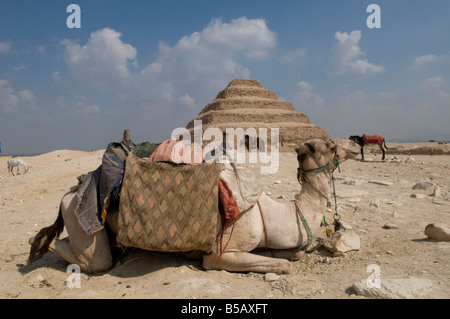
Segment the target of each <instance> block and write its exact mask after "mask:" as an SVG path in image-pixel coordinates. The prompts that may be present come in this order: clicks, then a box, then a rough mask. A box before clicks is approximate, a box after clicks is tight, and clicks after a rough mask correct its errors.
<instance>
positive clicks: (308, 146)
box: [305, 143, 316, 154]
mask: <svg viewBox="0 0 450 319" xmlns="http://www.w3.org/2000/svg"><path fill="white" fill-rule="evenodd" d="M305 146H306V147H307V148H308V151H310V152H311V153H312V154H314V153H315V152H316V148H315V147H314V146H312V145H311V144H309V143H305Z"/></svg>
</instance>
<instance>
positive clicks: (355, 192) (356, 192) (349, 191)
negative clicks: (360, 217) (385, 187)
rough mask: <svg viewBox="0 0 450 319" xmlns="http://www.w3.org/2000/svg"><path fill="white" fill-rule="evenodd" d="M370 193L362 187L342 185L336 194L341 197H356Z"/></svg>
mask: <svg viewBox="0 0 450 319" xmlns="http://www.w3.org/2000/svg"><path fill="white" fill-rule="evenodd" d="M369 195H370V193H369V192H368V191H365V190H361V189H354V188H350V187H345V188H344V187H342V188H338V189H336V196H337V197H339V198H355V197H363V196H369Z"/></svg>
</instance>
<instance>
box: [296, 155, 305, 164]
mask: <svg viewBox="0 0 450 319" xmlns="http://www.w3.org/2000/svg"><path fill="white" fill-rule="evenodd" d="M305 158H306V153H303V154H298V155H297V160H298V161H299V162H303V161H304V160H305Z"/></svg>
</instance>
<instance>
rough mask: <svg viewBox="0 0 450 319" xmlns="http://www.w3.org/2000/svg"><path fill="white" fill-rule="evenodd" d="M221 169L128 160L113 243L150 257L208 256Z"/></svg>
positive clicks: (218, 166)
mask: <svg viewBox="0 0 450 319" xmlns="http://www.w3.org/2000/svg"><path fill="white" fill-rule="evenodd" d="M220 172H221V164H218V163H211V164H206V163H203V164H199V165H176V164H172V163H163V162H158V163H153V162H149V161H146V160H144V159H141V158H139V157H138V156H135V155H134V154H130V155H129V156H128V158H127V162H126V166H125V173H124V178H123V183H122V190H121V194H120V207H119V224H118V228H119V229H118V234H117V238H116V239H117V242H118V243H119V244H121V245H123V246H126V247H136V248H141V249H147V250H152V251H164V252H182V251H190V250H202V251H206V252H209V251H211V249H212V247H213V244H214V242H215V240H216V236H217V234H218V229H217V227H218V223H217V218H218V216H219V213H218V212H219V211H218V198H219V197H218V183H219V177H220Z"/></svg>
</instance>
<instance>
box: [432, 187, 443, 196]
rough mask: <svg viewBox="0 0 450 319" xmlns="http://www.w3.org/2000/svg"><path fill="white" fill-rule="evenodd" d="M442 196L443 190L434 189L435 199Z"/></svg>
mask: <svg viewBox="0 0 450 319" xmlns="http://www.w3.org/2000/svg"><path fill="white" fill-rule="evenodd" d="M441 194H442V188H440V187H437V188H435V189H434V191H433V197H440V196H441Z"/></svg>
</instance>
